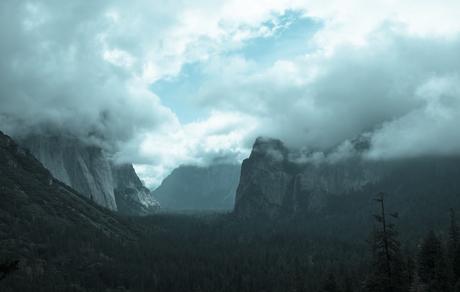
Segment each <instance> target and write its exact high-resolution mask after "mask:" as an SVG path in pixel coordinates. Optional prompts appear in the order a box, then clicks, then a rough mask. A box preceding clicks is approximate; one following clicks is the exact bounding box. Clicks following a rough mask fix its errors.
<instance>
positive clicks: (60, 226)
mask: <svg viewBox="0 0 460 292" xmlns="http://www.w3.org/2000/svg"><path fill="white" fill-rule="evenodd" d="M0 197H1V201H2V203H1V204H0V237H1V238H9V239H10V240H7V241H5V242H4V243H5V246H2V248H5V249H8V248H9V247H11V248H12V249H15V250H19V251H20V253H22V252H24V251H25V250H26V249H27V248H26V247H30V248H32V249H36V246H38V245H37V244H35V245H34V244H33V243H32V242H34V240H36V238H37V230H41V229H42V228H43V229H46V230H47V231H50V230H52V231H53V232H55V233H62V234H64V233H63V231H64V230H69V229H70V228H72V230H79V231H80V232H82V233H84V231H88V232H92V233H98V234H105V235H108V236H113V237H119V238H120V237H122V238H130V237H132V234H131V231H130V230H129V229H128V228H126V227H125V226H124V224H122V223H120V222H119V221H118V219H117V218H116V217H115V216H114V215H113V213H112V212H108V211H107V210H105V209H104V208H101V207H99V206H97V205H96V204H94V203H93V202H91V201H90V200H88V199H87V198H85V197H83V196H82V195H81V194H79V193H78V192H76V191H75V190H73V189H72V188H70V187H68V186H67V185H65V184H64V183H62V182H61V181H59V180H57V179H55V178H54V177H53V176H52V175H51V173H50V171H49V170H47V169H46V168H45V167H44V166H43V165H42V164H41V163H40V162H39V161H38V160H37V159H36V158H35V157H34V156H33V155H32V154H31V153H30V152H29V151H28V150H25V149H23V148H21V147H20V146H19V145H17V144H16V142H15V141H13V140H12V139H11V138H10V137H8V136H6V135H4V134H3V133H1V132H0ZM12 226H14V228H12ZM19 235H20V236H19ZM21 245H25V246H26V247H24V246H21Z"/></svg>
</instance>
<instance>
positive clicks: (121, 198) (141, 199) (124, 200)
mask: <svg viewBox="0 0 460 292" xmlns="http://www.w3.org/2000/svg"><path fill="white" fill-rule="evenodd" d="M112 174H113V181H114V186H115V189H114V191H115V199H116V202H117V207H118V212H120V213H122V214H126V215H148V214H151V213H154V212H155V211H157V210H158V209H159V208H160V204H159V203H158V201H157V200H155V199H154V197H153V195H152V193H151V192H150V190H149V189H148V188H146V187H145V186H144V184H143V183H142V182H141V180H140V179H139V177H138V176H137V174H136V171H135V170H134V168H133V166H132V165H131V164H122V165H113V166H112Z"/></svg>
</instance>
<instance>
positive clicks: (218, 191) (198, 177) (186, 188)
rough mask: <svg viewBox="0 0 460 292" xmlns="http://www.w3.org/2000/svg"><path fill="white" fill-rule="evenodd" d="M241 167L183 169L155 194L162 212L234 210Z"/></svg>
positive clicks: (193, 167)
mask: <svg viewBox="0 0 460 292" xmlns="http://www.w3.org/2000/svg"><path fill="white" fill-rule="evenodd" d="M240 168H241V166H240V165H233V164H219V165H211V166H207V167H199V166H181V167H179V168H176V169H175V170H173V172H172V173H171V174H170V175H169V176H168V177H166V178H165V179H164V180H163V182H162V183H161V185H160V186H159V187H158V188H157V189H156V190H154V191H153V195H154V196H155V197H156V198H157V199H158V200H159V202H160V204H161V206H162V208H164V209H173V210H212V209H225V210H231V209H232V208H233V205H234V199H235V194H236V188H237V187H238V182H239V177H240Z"/></svg>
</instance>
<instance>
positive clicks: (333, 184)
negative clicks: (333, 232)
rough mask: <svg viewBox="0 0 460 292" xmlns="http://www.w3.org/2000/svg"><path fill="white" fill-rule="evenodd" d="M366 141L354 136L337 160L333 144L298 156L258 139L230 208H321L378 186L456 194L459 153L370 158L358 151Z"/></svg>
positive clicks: (255, 213) (286, 211)
mask: <svg viewBox="0 0 460 292" xmlns="http://www.w3.org/2000/svg"><path fill="white" fill-rule="evenodd" d="M364 140H365V139H357V140H355V141H352V143H351V144H350V145H351V148H352V149H351V151H350V152H351V153H353V154H352V155H343V157H341V158H340V159H338V158H337V157H334V156H337V155H336V153H338V152H339V151H338V150H337V149H334V150H332V151H330V153H329V154H328V155H329V156H323V157H320V158H315V155H314V154H313V153H311V155H310V156H309V157H308V159H297V158H298V157H299V156H301V155H299V152H298V151H297V150H291V149H288V148H286V147H285V146H284V145H283V143H282V142H281V141H279V140H275V139H267V138H258V139H257V140H256V142H255V144H254V146H253V150H252V153H251V155H250V157H249V158H248V159H246V160H245V161H244V162H243V165H242V169H241V179H240V184H239V186H238V190H237V194H236V200H235V208H234V213H235V214H236V215H237V216H239V217H243V218H249V217H270V218H274V217H279V216H295V215H298V214H313V213H321V212H323V211H324V210H325V209H327V208H328V205H329V204H330V203H331V202H333V201H337V197H343V196H345V197H346V196H348V197H350V198H353V196H354V195H357V194H359V195H362V194H363V193H368V194H370V195H372V194H375V193H377V192H380V191H386V192H389V193H392V194H394V195H395V197H396V196H400V197H399V198H405V200H413V199H414V198H416V194H420V193H424V194H427V195H428V192H432V193H440V196H441V195H445V194H448V195H450V194H455V195H456V194H457V193H460V183H458V181H459V179H460V159H459V158H458V157H424V158H417V159H400V160H392V161H376V160H368V159H365V158H363V155H361V154H362V153H363V152H364V151H365V150H366V147H368V145H367V146H366V143H365V141H364ZM342 154H343V153H342ZM328 157H329V158H328ZM441 192H444V193H442V194H441ZM411 196H412V198H411ZM361 197H363V196H361ZM404 204H409V203H408V202H405V203H404ZM358 211H359V210H358Z"/></svg>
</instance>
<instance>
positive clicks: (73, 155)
mask: <svg viewBox="0 0 460 292" xmlns="http://www.w3.org/2000/svg"><path fill="white" fill-rule="evenodd" d="M20 144H21V145H22V146H23V147H25V148H27V149H29V150H30V151H31V153H32V154H33V155H34V156H35V157H36V158H37V159H38V160H39V161H40V162H42V163H43V165H44V166H45V167H46V168H47V169H48V170H49V171H50V172H51V173H52V174H53V176H54V177H56V178H57V179H59V180H60V181H62V182H63V183H65V184H67V185H68V186H70V187H72V188H74V189H75V190H77V191H79V192H80V193H82V194H83V195H85V196H87V197H88V198H90V199H91V200H93V201H94V202H96V203H97V204H99V205H101V206H103V207H105V208H108V209H110V210H113V211H120V212H121V213H124V214H128V215H145V214H148V213H150V212H154V211H155V210H156V209H157V208H158V207H159V205H158V202H157V201H156V200H155V199H154V198H153V197H152V194H151V193H150V191H149V190H148V189H147V188H145V187H144V186H143V185H142V182H141V181H140V180H139V178H138V177H137V175H136V173H135V171H134V169H133V167H132V165H130V164H125V165H115V164H113V163H112V162H111V161H110V159H109V158H108V156H107V154H106V153H105V152H104V151H103V150H102V149H101V148H100V147H97V146H92V145H86V144H85V143H83V142H81V141H80V140H78V139H77V138H75V137H69V136H64V135H30V136H27V137H26V138H22V139H21V140H20ZM118 206H121V208H119V207H118Z"/></svg>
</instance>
